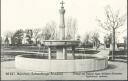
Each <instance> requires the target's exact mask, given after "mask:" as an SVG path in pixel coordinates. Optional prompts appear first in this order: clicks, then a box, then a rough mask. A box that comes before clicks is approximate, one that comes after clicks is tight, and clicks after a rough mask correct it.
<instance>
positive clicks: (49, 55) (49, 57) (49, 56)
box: [48, 47, 51, 60]
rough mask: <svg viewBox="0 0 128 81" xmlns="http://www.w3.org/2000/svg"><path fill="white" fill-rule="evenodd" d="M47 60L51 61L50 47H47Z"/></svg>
mask: <svg viewBox="0 0 128 81" xmlns="http://www.w3.org/2000/svg"><path fill="white" fill-rule="evenodd" d="M48 59H49V60H51V47H48Z"/></svg>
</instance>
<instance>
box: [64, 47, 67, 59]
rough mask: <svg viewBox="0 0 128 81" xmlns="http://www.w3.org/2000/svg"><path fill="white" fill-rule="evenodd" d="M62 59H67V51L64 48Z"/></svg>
mask: <svg viewBox="0 0 128 81" xmlns="http://www.w3.org/2000/svg"><path fill="white" fill-rule="evenodd" d="M63 57H64V59H65V60H66V59H67V50H66V47H63Z"/></svg>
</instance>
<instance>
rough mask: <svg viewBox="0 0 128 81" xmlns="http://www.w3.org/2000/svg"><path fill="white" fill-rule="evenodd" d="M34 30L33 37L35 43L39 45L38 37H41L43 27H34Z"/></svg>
mask: <svg viewBox="0 0 128 81" xmlns="http://www.w3.org/2000/svg"><path fill="white" fill-rule="evenodd" d="M32 31H33V35H32V36H33V38H34V40H35V43H36V45H37V42H38V38H39V37H40V31H41V29H40V28H36V29H33V30H32Z"/></svg>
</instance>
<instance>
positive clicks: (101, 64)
mask: <svg viewBox="0 0 128 81" xmlns="http://www.w3.org/2000/svg"><path fill="white" fill-rule="evenodd" d="M15 66H16V68H18V69H24V70H32V71H44V72H79V71H95V70H101V69H105V68H107V66H108V59H107V57H103V56H87V57H85V58H84V59H75V60H57V59H54V60H48V59H46V58H44V59H38V58H34V57H33V56H31V55H18V56H16V58H15Z"/></svg>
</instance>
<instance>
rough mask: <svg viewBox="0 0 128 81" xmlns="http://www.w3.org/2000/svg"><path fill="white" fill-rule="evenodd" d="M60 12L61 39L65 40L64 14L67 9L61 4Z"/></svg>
mask: <svg viewBox="0 0 128 81" xmlns="http://www.w3.org/2000/svg"><path fill="white" fill-rule="evenodd" d="M59 12H60V25H59V27H60V40H65V20H64V14H65V9H64V7H63V6H61V9H60V10H59Z"/></svg>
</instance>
